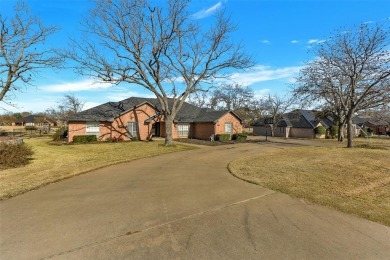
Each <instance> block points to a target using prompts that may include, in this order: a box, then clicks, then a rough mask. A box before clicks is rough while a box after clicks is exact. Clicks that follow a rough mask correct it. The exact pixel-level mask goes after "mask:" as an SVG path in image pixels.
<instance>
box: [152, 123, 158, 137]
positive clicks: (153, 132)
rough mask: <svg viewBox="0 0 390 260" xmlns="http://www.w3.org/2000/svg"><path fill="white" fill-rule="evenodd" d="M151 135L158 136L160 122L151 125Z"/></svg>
mask: <svg viewBox="0 0 390 260" xmlns="http://www.w3.org/2000/svg"><path fill="white" fill-rule="evenodd" d="M152 135H153V136H160V122H157V123H154V124H153V125H152Z"/></svg>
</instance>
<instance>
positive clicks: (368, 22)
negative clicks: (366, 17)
mask: <svg viewBox="0 0 390 260" xmlns="http://www.w3.org/2000/svg"><path fill="white" fill-rule="evenodd" d="M371 23H375V21H367V22H364V23H363V24H371Z"/></svg>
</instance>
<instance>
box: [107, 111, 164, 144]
mask: <svg viewBox="0 0 390 260" xmlns="http://www.w3.org/2000/svg"><path fill="white" fill-rule="evenodd" d="M156 112H157V111H156V110H155V109H154V107H152V106H150V105H149V104H144V105H141V106H139V107H137V108H135V109H133V110H130V111H128V112H127V113H125V114H123V115H121V116H119V117H117V118H115V120H114V122H113V123H112V125H111V132H112V138H120V139H123V140H130V137H129V136H128V135H127V124H128V123H129V122H137V123H138V139H139V140H148V139H149V138H150V136H151V134H152V125H153V123H155V122H157V121H158V120H157V119H155V120H152V121H151V122H150V123H144V122H145V120H146V119H148V118H150V117H151V116H153V115H155V114H156Z"/></svg>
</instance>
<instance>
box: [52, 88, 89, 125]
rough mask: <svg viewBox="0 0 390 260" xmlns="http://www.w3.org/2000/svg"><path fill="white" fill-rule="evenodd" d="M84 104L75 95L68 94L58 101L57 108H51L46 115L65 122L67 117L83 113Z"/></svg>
mask: <svg viewBox="0 0 390 260" xmlns="http://www.w3.org/2000/svg"><path fill="white" fill-rule="evenodd" d="M84 104H85V102H84V101H81V100H80V99H79V98H77V97H76V96H75V95H74V94H66V95H65V96H64V97H63V98H62V99H60V100H59V101H58V106H57V107H56V108H49V109H47V110H46V112H45V113H46V114H49V115H50V116H52V117H55V118H57V119H60V120H65V119H66V118H67V117H69V116H72V115H74V114H76V113H78V112H81V111H82V110H83V107H84Z"/></svg>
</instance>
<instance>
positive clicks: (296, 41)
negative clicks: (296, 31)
mask: <svg viewBox="0 0 390 260" xmlns="http://www.w3.org/2000/svg"><path fill="white" fill-rule="evenodd" d="M291 43H292V44H297V43H299V41H298V40H292V41H291Z"/></svg>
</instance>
